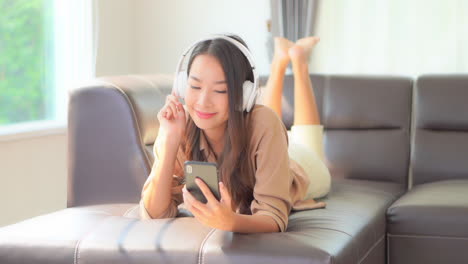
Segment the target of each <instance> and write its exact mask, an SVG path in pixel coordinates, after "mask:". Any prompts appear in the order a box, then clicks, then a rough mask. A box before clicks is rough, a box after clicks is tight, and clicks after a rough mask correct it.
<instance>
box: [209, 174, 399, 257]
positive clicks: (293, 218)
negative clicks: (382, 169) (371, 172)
mask: <svg viewBox="0 0 468 264" xmlns="http://www.w3.org/2000/svg"><path fill="white" fill-rule="evenodd" d="M404 191H405V190H404V188H403V187H402V186H401V185H398V184H394V183H386V182H373V181H365V180H349V179H348V180H344V179H343V180H335V181H334V182H333V183H332V189H331V191H330V193H329V194H328V196H327V197H325V198H323V199H318V200H321V201H325V202H326V203H327V207H326V208H324V209H315V210H306V211H297V212H293V213H292V214H291V215H290V217H289V225H288V228H287V230H286V232H284V233H269V234H255V235H251V234H237V233H232V232H225V231H221V230H213V231H212V232H211V233H210V234H209V236H208V237H207V239H206V241H205V245H204V246H203V247H202V248H201V253H200V258H201V259H203V263H217V264H218V263H244V262H248V263H268V264H271V263H290V264H294V263H375V264H378V263H385V212H386V210H387V208H388V207H389V206H390V205H391V204H392V203H393V202H394V201H395V200H396V199H397V198H398V197H399V196H401V195H402V194H403V193H404Z"/></svg>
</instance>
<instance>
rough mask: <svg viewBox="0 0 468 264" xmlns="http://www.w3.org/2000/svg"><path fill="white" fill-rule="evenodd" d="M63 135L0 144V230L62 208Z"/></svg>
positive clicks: (63, 183) (64, 180)
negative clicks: (1, 227) (0, 227)
mask: <svg viewBox="0 0 468 264" xmlns="http://www.w3.org/2000/svg"><path fill="white" fill-rule="evenodd" d="M66 148H67V147H66V133H63V129H62V132H61V133H60V134H52V135H45V136H40V137H29V138H19V139H13V140H8V141H0V161H1V166H0V210H1V212H2V213H1V217H0V226H3V225H7V224H11V223H15V222H17V221H19V220H23V219H26V218H29V217H32V216H36V215H40V214H44V213H48V212H53V211H56V210H58V209H62V208H65V207H66V195H67V189H66V183H67V178H66V175H67V174H66V172H67V161H66V159H67V158H66V153H67V152H66Z"/></svg>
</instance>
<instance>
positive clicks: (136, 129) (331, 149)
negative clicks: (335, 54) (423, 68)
mask: <svg viewBox="0 0 468 264" xmlns="http://www.w3.org/2000/svg"><path fill="white" fill-rule="evenodd" d="M311 78H312V81H313V84H314V89H315V93H316V97H317V103H318V107H319V110H320V115H321V120H322V123H323V124H324V126H325V137H324V140H325V142H324V143H325V153H326V156H327V159H328V166H329V169H330V171H331V174H332V177H333V183H332V190H331V192H330V193H329V195H328V196H327V197H326V198H323V200H324V201H326V203H327V208H325V209H316V210H309V211H300V212H292V214H291V215H290V219H289V225H288V229H287V231H286V232H284V233H268V234H239V233H232V232H225V231H220V230H216V229H212V228H209V227H205V226H203V225H201V224H200V223H198V222H197V220H196V219H194V218H193V217H190V213H189V212H187V211H183V210H181V211H180V214H179V216H178V217H177V218H175V219H153V220H139V219H138V206H137V203H138V201H139V199H140V191H141V188H142V185H143V183H144V181H145V180H146V177H147V176H148V174H149V172H150V169H151V165H152V163H153V161H154V157H153V153H152V144H153V142H154V140H155V138H156V135H157V131H158V123H157V119H156V113H157V111H158V109H159V108H160V107H161V106H162V105H163V103H164V99H165V94H167V93H169V92H170V89H171V86H172V79H171V78H169V77H167V76H158V75H127V76H113V77H108V78H100V79H98V80H96V81H95V82H94V83H93V84H90V85H89V86H86V87H82V88H80V89H78V90H75V91H73V92H72V93H71V94H70V107H69V124H68V126H69V132H68V133H69V134H68V136H69V173H68V174H69V179H68V186H69V188H68V208H67V209H64V210H61V211H58V212H54V213H51V214H47V215H43V216H39V217H35V218H32V219H28V220H25V221H22V222H19V223H17V224H13V225H10V226H6V227H3V228H0V263H2V264H7V263H48V264H49V263H112V264H117V263H268V264H271V263H291V264H293V263H372V264H379V263H441V261H439V260H440V259H439V258H436V257H434V256H435V255H437V250H438V249H441V250H442V251H444V252H443V253H441V255H440V256H442V258H443V260H447V259H448V260H457V261H458V262H457V263H463V262H468V255H467V254H468V253H467V250H466V248H468V246H467V243H468V233H467V230H468V224H467V223H468V213H467V212H468V210H467V209H468V199H467V198H468V197H467V193H468V186H467V182H468V165H467V163H466V162H463V161H465V160H466V157H467V156H468V155H466V154H468V153H467V152H468V150H467V149H468V148H467V147H468V134H467V135H465V134H466V133H465V132H466V130H467V129H468V117H467V116H468V107H467V106H466V105H467V104H465V103H464V102H463V101H464V98H468V86H467V83H468V77H467V76H423V77H420V78H418V79H417V81H416V88H415V89H414V88H413V85H414V82H413V80H412V79H411V78H408V77H398V76H341V75H318V74H314V75H311ZM265 81H266V77H265V76H263V77H262V78H261V82H262V83H265ZM285 87H286V89H285V96H284V103H283V112H284V114H283V119H284V122H285V124H286V126H287V127H289V126H290V125H291V124H292V120H293V116H292V110H293V104H292V103H293V89H292V87H293V79H292V76H286V79H285ZM442 88H447V89H444V91H443V93H441V89H442ZM413 91H416V93H415V98H414V100H413V99H412V98H413ZM446 91H448V92H449V94H450V95H445V92H446ZM462 96H464V98H463V99H462ZM412 106H413V107H415V108H416V110H417V111H416V114H417V115H416V128H415V129H413V130H412V129H411V116H412V113H413V111H412ZM411 131H415V133H414V143H411V142H412V138H411ZM463 131H465V132H463ZM464 154H465V155H464ZM409 172H412V177H413V180H414V185H416V187H414V188H413V189H411V190H410V191H409V192H407V189H408V188H407V186H408V175H409ZM442 179H444V181H439V180H442ZM445 179H458V180H453V181H445ZM427 182H433V183H427ZM405 193H406V194H405ZM456 198H460V199H456ZM387 210H388V211H387ZM387 232H388V235H387ZM434 241H436V242H437V243H434V244H433V242H434ZM463 249H465V250H463ZM428 250H432V252H427V251H428ZM428 253H429V254H428ZM424 254H427V255H424ZM453 255H456V256H455V257H454V256H453ZM387 258H388V260H387ZM420 260H421V261H420ZM422 260H424V261H422ZM442 262H445V261H442ZM446 263H448V262H446ZM451 263H455V262H451Z"/></svg>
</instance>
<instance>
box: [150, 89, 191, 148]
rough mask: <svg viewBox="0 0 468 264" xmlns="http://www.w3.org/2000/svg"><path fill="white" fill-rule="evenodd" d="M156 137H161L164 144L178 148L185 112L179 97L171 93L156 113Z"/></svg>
mask: <svg viewBox="0 0 468 264" xmlns="http://www.w3.org/2000/svg"><path fill="white" fill-rule="evenodd" d="M157 118H158V121H159V125H160V126H159V132H158V137H159V136H161V137H162V140H163V141H164V142H165V143H166V144H170V145H171V146H173V147H175V148H178V147H179V144H180V142H181V140H182V137H183V136H184V133H185V125H186V117H185V110H184V107H183V105H182V103H180V101H179V97H178V96H177V95H176V94H175V93H174V92H172V94H170V95H168V96H167V97H166V103H165V105H164V106H163V107H162V108H161V110H160V111H159V112H158V115H157Z"/></svg>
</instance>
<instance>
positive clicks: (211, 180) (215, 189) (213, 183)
mask: <svg viewBox="0 0 468 264" xmlns="http://www.w3.org/2000/svg"><path fill="white" fill-rule="evenodd" d="M184 174H185V184H186V187H187V190H188V191H189V192H190V193H191V194H192V195H193V196H194V197H195V198H196V199H197V200H199V201H200V202H202V203H206V202H207V200H206V197H205V195H203V192H202V191H201V190H200V188H198V185H197V184H196V183H195V179H196V178H200V179H201V180H202V181H204V182H205V184H206V185H208V188H209V189H210V190H211V192H212V193H213V195H214V197H216V199H217V200H218V201H219V200H220V199H221V196H220V194H219V175H218V169H217V167H216V163H212V162H203V161H186V162H185V163H184Z"/></svg>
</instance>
